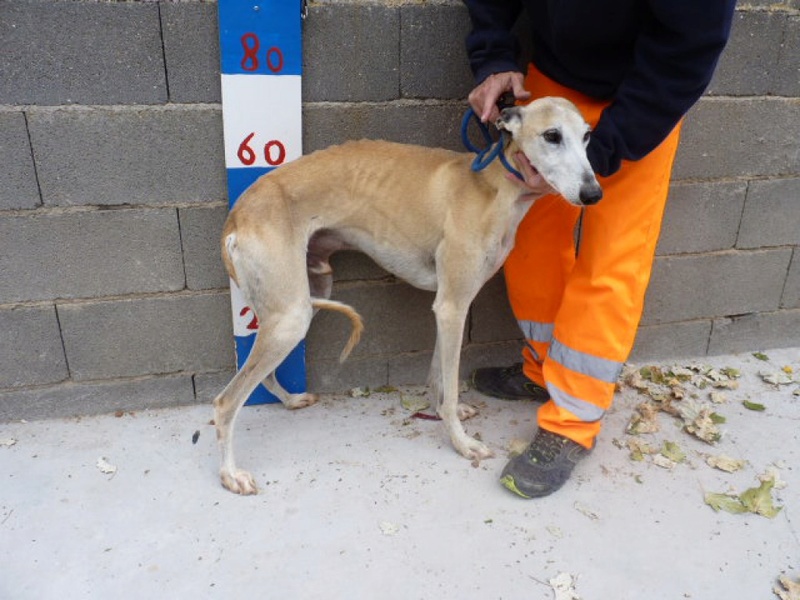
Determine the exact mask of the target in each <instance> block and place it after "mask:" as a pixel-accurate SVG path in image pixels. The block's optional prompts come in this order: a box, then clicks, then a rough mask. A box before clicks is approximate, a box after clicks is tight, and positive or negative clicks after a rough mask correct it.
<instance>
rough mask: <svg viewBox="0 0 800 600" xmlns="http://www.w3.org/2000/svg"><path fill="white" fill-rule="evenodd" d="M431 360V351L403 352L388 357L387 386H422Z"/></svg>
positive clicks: (426, 378)
mask: <svg viewBox="0 0 800 600" xmlns="http://www.w3.org/2000/svg"><path fill="white" fill-rule="evenodd" d="M431 360H433V350H423V351H421V352H405V353H403V354H396V355H395V356H391V357H389V360H388V371H389V376H388V383H389V385H420V384H422V385H424V384H427V383H428V373H429V372H430V369H431Z"/></svg>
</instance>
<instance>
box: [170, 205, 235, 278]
mask: <svg viewBox="0 0 800 600" xmlns="http://www.w3.org/2000/svg"><path fill="white" fill-rule="evenodd" d="M227 215H228V208H227V206H212V207H193V208H181V209H180V210H179V211H178V218H179V219H180V223H181V243H182V244H183V262H184V265H185V266H186V285H187V287H188V288H189V289H190V290H204V289H212V288H227V287H228V283H229V282H228V274H227V273H226V271H225V267H224V266H223V264H222V258H221V257H220V236H221V235H222V225H223V223H225V217H226V216H227Z"/></svg>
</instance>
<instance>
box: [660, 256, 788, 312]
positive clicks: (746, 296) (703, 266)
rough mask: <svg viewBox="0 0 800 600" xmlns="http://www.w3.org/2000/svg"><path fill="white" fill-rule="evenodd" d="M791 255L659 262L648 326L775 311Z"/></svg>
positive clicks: (674, 258)
mask: <svg viewBox="0 0 800 600" xmlns="http://www.w3.org/2000/svg"><path fill="white" fill-rule="evenodd" d="M791 255H792V251H791V250H790V249H785V248H781V249H774V250H764V251H755V252H727V253H719V254H701V255H690V256H674V257H665V258H658V259H656V262H655V266H654V269H653V277H652V281H651V284H650V289H649V291H648V293H647V301H646V303H645V311H644V321H645V323H647V324H651V325H656V324H660V323H671V322H675V321H687V320H691V319H700V318H707V317H718V316H721V315H740V314H744V313H750V312H760V311H771V310H775V309H777V308H778V306H779V304H780V296H781V290H782V289H783V281H784V279H785V277H786V270H787V269H788V267H789V260H790V259H791Z"/></svg>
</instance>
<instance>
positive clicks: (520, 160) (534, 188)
mask: <svg viewBox="0 0 800 600" xmlns="http://www.w3.org/2000/svg"><path fill="white" fill-rule="evenodd" d="M514 162H515V163H517V170H518V171H519V172H520V175H522V178H523V179H522V180H520V179H519V178H518V177H517V176H516V175H514V174H513V173H506V178H507V179H508V180H509V181H513V182H514V183H516V184H517V185H519V186H520V187H521V188H523V189H524V190H525V191H526V193H528V194H532V195H534V196H536V197H537V198H538V197H539V196H546V195H547V194H557V193H558V190H556V189H555V188H554V187H553V186H551V185H550V184H549V183H547V181H546V180H545V178H544V177H542V175H541V173H539V171H537V170H536V169H535V168H534V167H533V165H531V163H530V161H529V160H528V159H527V157H526V156H525V155H524V154H523V153H522V152H521V151H517V152H516V153H515V154H514Z"/></svg>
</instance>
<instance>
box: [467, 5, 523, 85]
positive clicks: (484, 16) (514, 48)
mask: <svg viewBox="0 0 800 600" xmlns="http://www.w3.org/2000/svg"><path fill="white" fill-rule="evenodd" d="M464 4H466V6H467V10H468V11H469V15H470V19H471V20H472V30H471V31H470V33H469V34H468V35H467V55H468V56H469V63H470V67H471V68H472V73H473V75H474V76H475V83H476V84H479V83H481V82H482V81H483V80H484V79H486V78H487V77H488V76H489V75H491V74H493V73H503V72H505V71H520V68H519V65H518V64H517V54H518V52H519V45H518V42H517V38H516V36H515V35H514V34H513V33H511V29H512V27H513V26H514V23H515V22H516V20H517V17H518V16H519V14H520V11H521V10H522V7H521V2H520V0H464Z"/></svg>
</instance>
